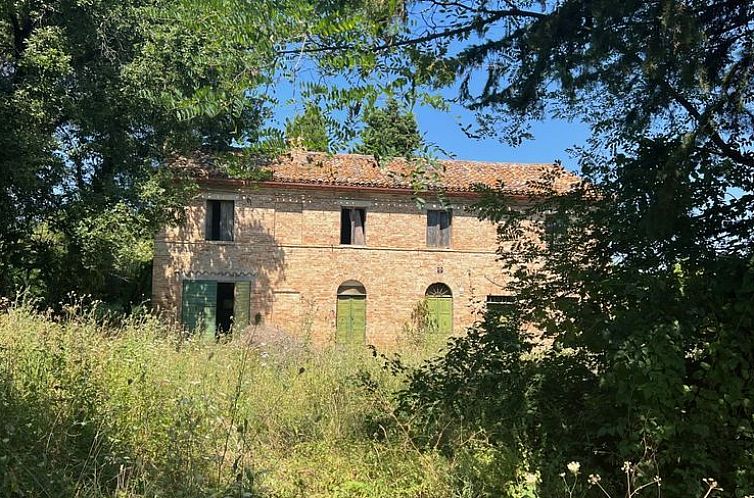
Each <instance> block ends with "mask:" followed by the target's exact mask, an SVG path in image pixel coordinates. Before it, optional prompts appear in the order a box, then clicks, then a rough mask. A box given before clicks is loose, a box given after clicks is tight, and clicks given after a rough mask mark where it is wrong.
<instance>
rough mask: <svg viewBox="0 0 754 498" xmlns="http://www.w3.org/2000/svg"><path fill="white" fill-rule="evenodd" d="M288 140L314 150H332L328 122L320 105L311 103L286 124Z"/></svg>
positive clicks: (295, 144)
mask: <svg viewBox="0 0 754 498" xmlns="http://www.w3.org/2000/svg"><path fill="white" fill-rule="evenodd" d="M286 136H287V139H288V142H289V143H291V144H292V145H294V146H300V147H303V148H304V149H305V150H308V151H313V152H330V139H329V137H328V135H327V123H326V122H325V118H324V116H323V115H322V111H321V110H320V109H319V107H316V106H313V105H309V106H307V107H306V108H305V109H304V112H303V114H299V115H297V116H295V117H294V118H293V119H292V120H291V121H290V122H289V123H288V124H287V125H286Z"/></svg>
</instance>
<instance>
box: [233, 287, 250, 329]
mask: <svg viewBox="0 0 754 498" xmlns="http://www.w3.org/2000/svg"><path fill="white" fill-rule="evenodd" d="M234 297H235V299H234V302H233V327H235V328H236V331H237V332H240V331H242V330H243V329H244V328H246V327H248V326H249V316H250V314H251V311H250V308H251V282H248V281H247V282H236V285H235V296H234Z"/></svg>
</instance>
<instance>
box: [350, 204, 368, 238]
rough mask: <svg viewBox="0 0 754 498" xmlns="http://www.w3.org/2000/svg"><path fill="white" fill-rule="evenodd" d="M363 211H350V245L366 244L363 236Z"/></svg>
mask: <svg viewBox="0 0 754 498" xmlns="http://www.w3.org/2000/svg"><path fill="white" fill-rule="evenodd" d="M365 214H366V213H365V211H364V210H363V209H351V243H352V244H354V245H357V246H363V245H365V244H366V237H365V234H364V219H363V218H364V215H365Z"/></svg>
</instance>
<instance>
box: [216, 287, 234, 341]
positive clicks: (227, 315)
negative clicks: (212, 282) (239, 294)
mask: <svg viewBox="0 0 754 498" xmlns="http://www.w3.org/2000/svg"><path fill="white" fill-rule="evenodd" d="M234 297H235V284H234V283H232V282H218V284H217V331H218V332H219V333H221V334H227V333H228V332H230V328H231V326H232V325H233V309H234V305H235V298H234Z"/></svg>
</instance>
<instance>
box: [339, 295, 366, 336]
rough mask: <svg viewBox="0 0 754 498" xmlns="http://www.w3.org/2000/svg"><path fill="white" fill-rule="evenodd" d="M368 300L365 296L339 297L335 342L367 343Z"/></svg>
mask: <svg viewBox="0 0 754 498" xmlns="http://www.w3.org/2000/svg"><path fill="white" fill-rule="evenodd" d="M366 312H367V300H366V298H365V297H364V296H339V297H338V300H337V308H336V313H335V322H336V323H335V342H336V343H338V344H364V343H365V342H366V325H367V314H366Z"/></svg>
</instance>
